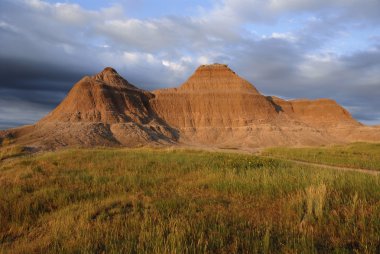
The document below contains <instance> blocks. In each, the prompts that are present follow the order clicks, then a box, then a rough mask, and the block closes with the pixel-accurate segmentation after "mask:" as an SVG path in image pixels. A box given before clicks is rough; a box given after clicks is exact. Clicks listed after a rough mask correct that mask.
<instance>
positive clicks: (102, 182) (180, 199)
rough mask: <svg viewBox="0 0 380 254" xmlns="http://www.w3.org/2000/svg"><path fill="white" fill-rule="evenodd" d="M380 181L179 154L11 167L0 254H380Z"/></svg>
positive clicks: (125, 154) (60, 159) (70, 157)
mask: <svg viewBox="0 0 380 254" xmlns="http://www.w3.org/2000/svg"><path fill="white" fill-rule="evenodd" d="M379 180H380V179H379V177H377V176H369V175H365V174H359V173H349V172H336V171H331V170H326V169H318V168H310V167H306V166H295V165H292V164H290V163H286V162H283V161H281V160H275V159H266V158H259V157H255V156H249V155H239V154H225V153H223V154H221V153H208V152H198V151H183V150H182V151H179V150H172V151H164V150H149V149H137V150H128V149H92V150H77V149H75V150H66V151H60V152H56V153H45V154H40V155H36V156H34V157H21V158H19V159H14V160H5V161H3V162H2V163H1V164H0V186H1V188H0V225H1V227H0V252H4V253H279V252H282V253H311V252H324V253H332V252H335V253H350V252H357V253H376V252H377V251H378V250H379V246H380V237H379V234H378V232H380V220H379V218H380V203H379V200H380V181H379Z"/></svg>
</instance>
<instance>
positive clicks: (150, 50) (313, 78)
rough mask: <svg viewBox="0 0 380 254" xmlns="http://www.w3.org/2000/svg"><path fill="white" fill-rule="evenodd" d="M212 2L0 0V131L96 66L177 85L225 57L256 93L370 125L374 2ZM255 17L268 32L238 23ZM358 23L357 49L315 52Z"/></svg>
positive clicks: (379, 64)
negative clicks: (167, 6) (138, 10)
mask: <svg viewBox="0 0 380 254" xmlns="http://www.w3.org/2000/svg"><path fill="white" fill-rule="evenodd" d="M214 3H215V5H214V6H213V8H211V9H209V10H203V11H200V13H199V14H198V15H196V16H187V17H186V16H166V17H155V18H150V19H149V18H147V19H136V18H129V17H127V16H125V15H124V11H123V9H122V7H121V6H120V5H115V6H111V7H110V8H106V9H100V10H91V11H90V10H87V9H84V8H82V7H81V6H79V5H73V4H64V3H63V4H62V3H60V4H51V3H50V4H49V3H47V2H44V1H39V0H12V1H11V0H3V1H1V2H0V48H1V50H0V66H1V68H0V129H1V128H8V127H10V126H16V125H19V124H26V123H33V122H34V121H36V120H38V119H39V118H41V117H42V116H43V115H44V114H46V113H47V112H49V111H50V110H51V109H53V108H54V107H55V106H56V105H57V104H58V103H59V101H61V99H62V98H63V97H64V96H65V94H66V93H67V92H68V90H69V89H70V88H71V87H72V85H73V84H74V83H75V82H77V81H78V80H79V79H80V78H81V77H83V76H84V75H93V74H95V73H97V72H99V71H101V70H102V68H104V67H106V66H113V67H115V68H116V69H117V70H118V72H119V73H120V74H121V75H123V76H124V77H126V78H127V79H128V80H129V81H130V82H132V83H134V84H135V85H137V86H139V87H141V88H145V89H157V88H161V87H169V86H178V85H179V84H181V83H182V82H183V81H185V79H186V78H187V77H188V76H189V75H191V73H192V72H193V71H194V69H195V68H196V67H197V66H198V65H200V64H204V63H213V62H222V63H227V64H229V65H230V67H231V68H232V69H234V70H235V71H236V72H237V73H239V74H240V75H241V76H243V77H244V78H246V79H248V80H249V81H250V82H252V83H253V84H254V85H256V86H257V87H258V89H259V90H260V91H262V92H263V93H265V94H268V95H278V96H282V97H286V98H297V97H307V98H320V97H328V98H333V99H335V100H337V101H338V102H339V103H342V104H343V105H344V106H345V107H347V109H349V110H350V111H351V112H352V113H353V115H354V116H355V117H356V118H358V119H359V120H361V121H366V122H368V123H380V113H378V112H380V111H379V108H380V102H379V101H380V100H379V99H378V98H379V97H380V94H379V93H380V47H379V46H377V44H378V43H379V38H380V37H379V34H376V33H377V32H376V31H378V30H374V29H375V25H374V24H378V22H379V21H380V18H379V17H380V1H372V0H366V1H356V0H355V1H349V2H347V1H343V0H309V1H299V0H287V1H285V0H284V1H261V0H223V1H222V0H221V1H218V0H217V1H214ZM305 15H306V16H307V18H305ZM285 16H290V17H294V19H295V20H294V22H296V23H299V24H298V28H296V29H293V30H292V31H289V32H287V31H285V32H279V31H276V30H275V29H276V27H277V26H280V25H281V24H279V23H280V22H283V21H284V18H283V17H285ZM299 16H301V17H299ZM256 23H260V24H265V25H266V26H268V27H271V26H273V27H274V28H273V29H274V30H273V31H271V30H270V28H267V31H266V33H265V34H255V33H250V32H249V31H247V30H246V29H244V28H243V27H245V26H244V25H246V24H248V25H253V26H254V25H255V24H256ZM372 28H373V29H372ZM268 29H269V30H268ZM365 29H372V30H371V31H372V34H368V39H365V38H364V39H363V38H362V39H361V40H364V41H366V40H367V41H366V45H365V46H363V47H362V48H361V49H359V50H358V49H356V50H353V51H350V52H349V53H342V52H335V51H334V49H332V50H326V49H325V48H326V47H327V48H328V46H326V45H328V44H329V43H333V42H334V40H345V38H346V37H345V36H349V35H350V34H351V33H353V32H356V33H358V32H360V31H361V30H365ZM373 31H375V32H373ZM364 35H365V34H364ZM354 36H358V35H354ZM360 36H363V34H360ZM365 36H366V35H365ZM348 46H350V45H348ZM338 50H339V49H338Z"/></svg>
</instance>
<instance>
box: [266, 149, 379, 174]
mask: <svg viewBox="0 0 380 254" xmlns="http://www.w3.org/2000/svg"><path fill="white" fill-rule="evenodd" d="M262 154H263V155H267V156H274V157H279V158H286V159H292V160H300V161H306V162H313V163H320V164H327V165H333V166H343V167H349V168H362V169H373V170H380V144H375V143H374V144H371V143H354V144H350V145H340V146H331V147H319V148H318V147H317V148H281V147H279V148H270V149H267V150H265V151H264V152H263V153H262Z"/></svg>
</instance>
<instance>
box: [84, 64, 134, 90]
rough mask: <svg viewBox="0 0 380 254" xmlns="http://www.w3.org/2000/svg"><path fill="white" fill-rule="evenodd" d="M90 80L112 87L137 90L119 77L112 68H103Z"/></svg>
mask: <svg viewBox="0 0 380 254" xmlns="http://www.w3.org/2000/svg"><path fill="white" fill-rule="evenodd" d="M92 79H94V80H95V81H97V82H100V83H104V84H106V85H109V86H113V87H120V88H130V89H137V88H136V87H135V86H134V85H132V84H131V83H129V82H128V81H127V80H126V79H124V78H123V77H122V76H120V75H119V73H117V71H116V70H115V69H114V68H112V67H106V68H104V70H103V71H101V72H99V73H98V74H96V75H94V76H92Z"/></svg>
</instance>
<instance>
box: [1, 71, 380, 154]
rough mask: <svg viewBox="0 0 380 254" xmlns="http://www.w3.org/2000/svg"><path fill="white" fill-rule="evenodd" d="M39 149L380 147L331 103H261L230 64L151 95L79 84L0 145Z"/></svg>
mask: <svg viewBox="0 0 380 254" xmlns="http://www.w3.org/2000/svg"><path fill="white" fill-rule="evenodd" d="M1 138H2V139H4V138H12V139H13V140H14V142H16V143H19V144H22V145H28V146H34V147H42V148H44V149H51V148H57V147H62V146H115V145H116V146H141V145H148V144H149V145H168V144H172V145H173V144H180V145H181V144H185V145H195V146H209V147H219V148H223V147H224V148H232V147H233V148H253V147H265V146H278V145H287V146H296V145H322V144H329V143H342V142H351V141H359V140H366V141H380V132H379V128H375V127H368V126H363V125H362V124H360V123H359V122H357V121H356V120H355V119H353V118H352V116H351V115H350V113H349V112H348V111H347V110H345V109H344V108H342V107H341V106H340V105H338V104H337V103H336V102H335V101H333V100H329V99H319V100H305V99H302V100H290V101H286V100H283V99H280V98H277V97H271V96H263V95H262V94H261V93H260V92H259V91H258V90H257V89H256V88H255V87H254V86H253V85H252V84H250V83H249V82H248V81H246V80H244V79H243V78H241V77H239V76H238V75H237V74H236V73H235V72H233V71H232V70H231V69H230V68H228V66H227V65H222V64H213V65H202V66H200V67H199V68H198V69H197V70H196V71H195V72H194V74H193V75H192V76H191V77H190V78H189V79H188V80H187V81H186V82H185V83H183V84H182V85H181V86H180V87H178V88H171V89H161V90H156V91H153V92H148V91H144V90H141V89H139V88H137V87H136V86H134V85H132V84H130V83H129V82H128V81H127V80H125V79H123V78H122V77H121V76H120V75H119V74H118V73H117V72H116V71H115V70H114V69H112V68H110V67H107V68H105V69H104V70H103V71H102V72H100V73H99V74H97V75H95V76H92V77H89V76H86V77H84V78H83V79H82V80H80V81H79V82H78V83H77V84H75V85H74V87H73V88H72V89H71V91H70V92H69V93H68V95H67V97H66V98H65V99H64V100H63V101H62V102H61V104H59V105H58V106H57V108H56V109H54V110H53V111H52V112H51V113H49V114H48V115H47V116H46V117H44V118H43V119H41V120H40V121H39V122H37V123H36V124H35V125H31V126H25V127H21V128H16V129H11V130H7V131H1V132H0V139H1Z"/></svg>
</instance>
